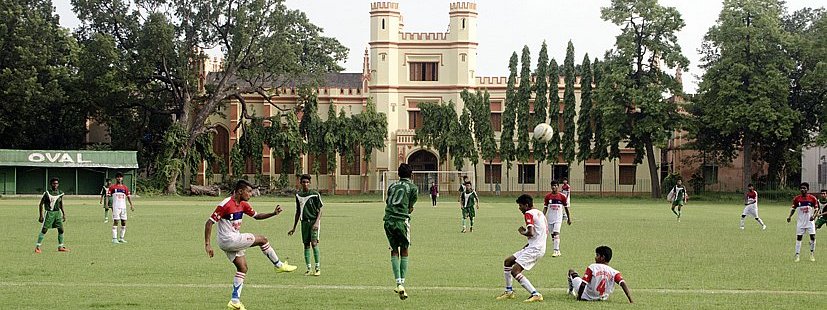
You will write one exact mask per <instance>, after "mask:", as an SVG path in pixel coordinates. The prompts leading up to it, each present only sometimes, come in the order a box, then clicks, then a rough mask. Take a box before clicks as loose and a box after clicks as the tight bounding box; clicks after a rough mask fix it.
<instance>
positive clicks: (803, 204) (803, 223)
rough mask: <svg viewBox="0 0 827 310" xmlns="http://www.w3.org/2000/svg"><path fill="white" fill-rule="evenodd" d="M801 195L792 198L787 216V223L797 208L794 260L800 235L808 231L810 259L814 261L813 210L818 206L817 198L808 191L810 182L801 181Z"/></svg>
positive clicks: (799, 247) (814, 234)
mask: <svg viewBox="0 0 827 310" xmlns="http://www.w3.org/2000/svg"><path fill="white" fill-rule="evenodd" d="M799 189H800V190H801V195H799V196H795V198H794V199H793V206H792V209H790V215H789V216H787V223H789V222H790V219H792V217H793V214H795V211H796V210H798V219H797V220H798V221H797V222H796V233H795V235H796V236H795V261H796V262H798V261H799V260H800V258H799V252H801V237H802V236H803V235H804V233H807V232H809V233H810V261H813V262H814V261H816V257H815V250H816V226H815V223H813V221H814V220H815V216H816V214H815V210H816V208H818V199H816V197H815V196H813V195H810V194H809V193H808V192H809V191H810V184H809V183H807V182H804V183H801V187H799Z"/></svg>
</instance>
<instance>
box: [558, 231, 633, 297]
mask: <svg viewBox="0 0 827 310" xmlns="http://www.w3.org/2000/svg"><path fill="white" fill-rule="evenodd" d="M594 253H595V255H594V264H591V265H589V267H587V268H586V273H585V274H584V275H583V277H582V278H581V277H580V275H578V274H577V273H576V272H574V270H572V269H569V273H568V277H567V278H568V281H569V289H568V291H567V293H568V294H573V295H574V296H575V297H577V300H606V299H608V298H609V295H611V294H612V291H613V290H614V287H615V284H620V287H621V288H623V293H625V294H626V298H628V299H629V303H633V301H632V294H631V293H630V292H629V287H628V286H626V281H625V280H623V276H621V275H620V271H617V270H615V269H614V268H612V267H610V266H609V265H608V264H609V262H610V261H611V260H612V248H610V247H607V246H605V245H603V246H599V247H597V248H596V249H594Z"/></svg>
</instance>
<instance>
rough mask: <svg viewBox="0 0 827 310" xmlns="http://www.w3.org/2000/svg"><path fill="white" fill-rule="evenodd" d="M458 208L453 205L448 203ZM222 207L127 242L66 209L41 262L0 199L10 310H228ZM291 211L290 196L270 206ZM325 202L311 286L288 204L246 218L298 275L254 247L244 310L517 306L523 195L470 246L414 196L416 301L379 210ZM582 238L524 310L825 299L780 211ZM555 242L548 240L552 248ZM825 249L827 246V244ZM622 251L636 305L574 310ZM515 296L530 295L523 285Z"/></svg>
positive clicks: (611, 205) (170, 209) (703, 216)
mask: <svg viewBox="0 0 827 310" xmlns="http://www.w3.org/2000/svg"><path fill="white" fill-rule="evenodd" d="M450 199H451V200H453V198H450ZM219 200H220V199H218V198H164V197H158V198H152V199H143V198H138V199H135V200H134V202H135V205H136V208H137V210H136V211H135V212H130V213H129V221H128V223H129V229H128V232H127V235H126V239H127V240H128V241H129V243H128V244H122V245H113V244H111V243H110V237H111V226H110V224H104V223H102V214H101V213H102V211H101V208H100V207H99V206H98V204H97V199H80V198H73V197H68V198H67V199H66V209H67V217H68V221H67V222H66V223H65V226H66V229H67V232H66V243H67V246H68V247H69V248H70V249H71V250H72V252H70V253H58V252H56V251H55V245H56V238H57V237H56V231H54V230H50V231H49V233H48V234H47V236H46V240H44V246H43V249H44V252H43V253H42V254H38V255H35V254H33V253H32V250H33V245H34V241H35V239H36V237H37V230H38V228H39V223H37V209H36V202H37V199H36V198H28V199H25V198H15V199H8V198H6V199H0V217H2V218H3V219H4V220H3V221H2V222H0V245H2V251H0V260H1V261H2V262H3V265H2V267H0V301H2V305H0V308H4V309H10V308H14V309H44V308H47V307H49V308H57V309H80V308H92V309H150V308H154V309H223V308H224V307H225V305H226V303H227V300H228V299H229V295H230V290H231V281H232V276H233V274H234V268H233V266H232V265H231V264H230V263H229V262H228V261H227V259H226V257H225V256H224V254H223V253H222V252H220V250H218V249H217V247H216V251H217V253H216V256H215V257H213V258H212V259H210V258H208V257H207V255H206V254H205V253H204V248H203V227H204V222H205V220H206V218H207V216H208V215H209V214H210V213H211V212H212V210H213V208H214V205H215V204H216V203H217V202H218V201H219ZM276 200H277V201H278V202H279V203H281V204H282V205H288V206H289V205H290V202H289V200H288V199H287V198H278V199H276ZM354 200H358V201H357V202H353V201H351V198H349V197H341V196H337V197H325V202H326V203H327V206H326V207H325V213H324V218H323V221H322V241H321V243H320V249H321V254H322V276H321V277H305V276H303V275H302V273H303V270H304V267H302V266H303V265H304V263H303V255H302V246H301V241H300V239H301V237H300V236H299V235H298V234H297V235H295V236H293V237H288V236H287V231H288V230H289V229H290V225H292V220H293V211H294V209H293V208H292V207H286V208H285V209H286V212H285V213H283V214H282V215H280V216H277V217H275V218H271V219H268V220H264V221H255V220H252V219H250V218H247V219H245V221H244V225H243V227H242V231H244V232H252V233H256V234H263V235H265V236H267V237H268V238H269V239H270V242H271V244H273V246H274V248H275V249H276V251H277V252H278V254H279V255H280V256H281V257H282V258H287V259H288V260H289V261H290V262H291V263H293V264H296V265H299V266H300V267H299V270H297V272H295V273H292V274H276V273H274V271H273V270H272V265H271V264H270V263H269V261H267V259H266V258H265V257H264V256H263V255H262V254H260V253H259V250H258V249H257V248H256V249H250V250H248V251H247V256H248V263H249V269H250V270H249V272H248V275H247V280H246V283H245V288H244V291H243V295H242V300H243V301H244V303H245V305H246V306H247V307H248V308H249V309H272V308H281V309H298V308H306V307H309V306H311V305H312V306H313V307H316V308H321V309H324V308H331V309H343V308H367V309H391V308H393V309H397V308H403V309H446V308H449V307H454V308H463V309H490V308H494V309H506V308H514V307H518V306H519V307H523V305H519V304H520V301H519V300H511V301H501V302H497V301H495V300H494V296H495V295H497V294H498V293H499V292H500V291H501V290H502V286H503V279H502V261H503V259H504V258H505V257H507V256H509V255H511V254H512V253H514V252H515V251H517V250H518V249H519V248H520V247H521V246H522V245H523V244H524V243H525V238H524V237H521V236H520V235H518V234H517V232H516V229H517V227H519V226H520V225H521V218H522V217H521V215H520V214H519V211H518V210H517V207H516V205H515V204H514V203H513V198H506V197H500V198H494V197H482V198H481V202H482V204H481V209H480V211H478V213H477V215H478V218H477V219H476V223H477V225H476V227H475V228H474V229H475V230H474V232H473V233H468V234H460V233H459V230H460V218H459V216H460V212H459V210H458V208H457V207H456V203H454V202H448V201H447V200H448V198H446V197H443V198H442V201H443V202H441V203H440V205H439V207H437V208H431V207H430V201H426V198H425V197H424V196H423V198H422V199H421V200H420V202H419V204H418V205H417V209H416V211H415V212H414V214H413V219H412V221H411V226H412V238H413V243H412V246H411V260H410V270H409V275H408V279H407V284H406V287H407V288H408V290H409V293H410V295H411V298H409V299H408V300H406V301H400V300H399V299H398V298H397V297H396V295H395V294H393V292H392V288H393V279H392V275H391V268H390V266H389V257H388V256H389V255H388V250H387V241H386V239H385V236H384V232H383V229H382V215H383V212H384V210H383V206H382V204H381V203H378V200H379V198H376V197H367V196H360V197H358V198H355V199H354ZM273 201H274V198H271V197H268V198H265V197H255V198H253V199H252V204H253V207H254V208H255V209H256V210H258V211H259V212H269V211H270V210H271V209H272V207H273V205H274V202H273ZM574 202H575V205H574V208H573V209H572V212H573V214H574V218H575V221H574V223H573V224H572V226H566V227H563V231H562V235H561V236H562V243H561V248H562V252H563V256H562V257H559V258H552V257H551V256H550V251H551V249H550V246H549V253H548V254H549V255H547V256H546V257H544V258H543V259H541V260H540V262H539V263H538V264H537V265H536V266H535V268H534V269H533V270H531V271H528V272H526V273H525V274H526V276H527V277H528V278H529V279H530V280H531V281H532V283H533V284H534V285H535V286H536V287H537V288H538V289H539V290H540V292H541V293H543V294H544V296H545V299H546V301H545V302H544V304H542V305H526V306H525V307H526V308H531V309H534V308H540V307H549V306H552V307H562V308H574V307H578V308H629V307H644V308H681V309H697V308H733V309H735V308H742V307H744V306H752V307H756V308H772V309H781V308H789V309H793V308H812V307H814V306H816V305H818V304H821V302H822V301H823V300H824V299H825V297H827V292H825V291H824V289H823V288H824V287H825V285H827V280H826V279H827V271H825V270H827V269H825V268H823V265H824V262H825V261H827V255H825V254H819V253H827V252H825V250H823V249H824V247H825V246H827V245H825V243H822V245H821V249H817V251H816V254H817V256H818V258H819V260H820V261H819V262H816V263H812V262H809V261H808V260H807V256H806V250H807V249H809V247H808V243H807V241H806V239H805V241H804V242H803V245H802V248H803V251H804V252H805V255H804V257H803V258H804V259H803V260H802V262H800V263H793V261H792V254H793V246H794V227H793V226H794V224H788V223H786V222H785V218H786V216H787V214H788V210H789V209H788V207H787V205H786V203H773V204H771V203H766V204H762V205H761V209H760V212H761V215H762V218H763V219H764V221H765V222H766V223H767V225H768V226H769V227H768V228H767V230H766V231H761V230H760V229H759V227H758V225H756V224H755V223H754V221H752V220H750V221H751V222H748V223H747V229H746V230H744V231H741V230H739V229H738V221H739V215H740V212H741V209H742V206H740V205H739V204H738V203H729V202H727V203H716V202H710V201H697V202H692V201H690V204H689V205H688V206H687V207H686V208H685V210H684V214H683V219H682V220H683V221H682V222H681V223H677V222H676V221H675V218H674V215H672V213H671V212H670V211H669V209H668V206H667V204H666V203H665V202H663V203H662V202H661V201H659V200H658V201H654V200H649V199H645V198H636V199H619V200H613V199H608V198H603V199H579V200H577V199H576V200H575V201H574ZM550 242H551V240H549V243H550ZM822 242H824V241H822ZM601 244H606V245H610V246H611V247H612V248H613V249H614V259H613V260H612V263H611V265H612V266H614V267H615V268H617V269H618V270H620V271H621V272H622V273H623V275H624V277H625V278H626V279H627V282H628V284H629V286H630V288H631V290H632V296H633V297H634V299H635V301H636V304H637V305H636V306H635V305H628V304H627V302H626V299H625V297H624V296H623V292H622V290H620V288H617V289H616V290H615V292H614V294H613V295H612V296H611V298H610V299H609V300H608V301H606V302H598V303H577V302H575V301H574V300H573V299H572V298H569V297H568V296H566V295H565V294H564V287H565V286H566V281H565V277H564V275H565V271H566V270H568V269H569V268H574V269H576V270H578V271H579V272H581V273H582V271H583V270H584V269H585V267H586V266H587V265H588V264H589V263H591V262H592V260H593V258H594V252H593V251H594V248H595V247H596V246H597V245H601ZM515 291H516V292H517V293H518V296H519V298H520V299H523V298H525V297H527V293H526V292H525V291H524V290H523V289H522V288H520V287H519V286H518V284H517V283H515Z"/></svg>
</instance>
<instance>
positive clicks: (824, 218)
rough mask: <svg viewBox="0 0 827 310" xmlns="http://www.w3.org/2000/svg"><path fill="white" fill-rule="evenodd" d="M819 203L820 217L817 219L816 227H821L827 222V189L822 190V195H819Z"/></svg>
mask: <svg viewBox="0 0 827 310" xmlns="http://www.w3.org/2000/svg"><path fill="white" fill-rule="evenodd" d="M818 204H819V206H818V208H819V211H818V213H820V217H819V218H818V220H817V221H816V229H821V226H822V225H824V224H825V223H827V189H822V190H821V196H819V197H818Z"/></svg>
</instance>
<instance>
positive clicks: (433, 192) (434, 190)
mask: <svg viewBox="0 0 827 310" xmlns="http://www.w3.org/2000/svg"><path fill="white" fill-rule="evenodd" d="M437 198H439V187H437V186H436V182H433V183H431V203H432V204H433V206H434V207H436V199H437Z"/></svg>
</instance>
